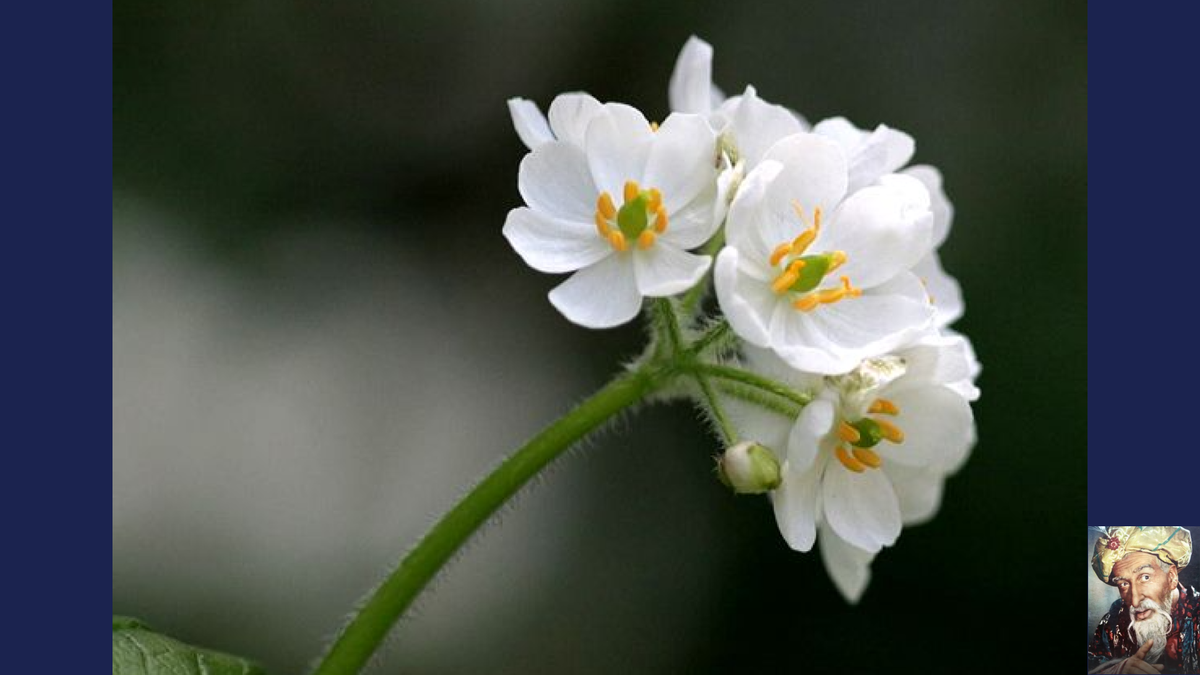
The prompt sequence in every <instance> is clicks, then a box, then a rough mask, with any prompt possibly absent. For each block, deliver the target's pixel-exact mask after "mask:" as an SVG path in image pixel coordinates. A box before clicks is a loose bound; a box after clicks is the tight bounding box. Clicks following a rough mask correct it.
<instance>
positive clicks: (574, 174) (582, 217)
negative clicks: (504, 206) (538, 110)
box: [517, 141, 600, 223]
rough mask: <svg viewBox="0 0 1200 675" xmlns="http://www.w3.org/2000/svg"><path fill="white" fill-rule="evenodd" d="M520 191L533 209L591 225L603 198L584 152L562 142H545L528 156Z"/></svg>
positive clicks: (523, 163) (523, 164)
mask: <svg viewBox="0 0 1200 675" xmlns="http://www.w3.org/2000/svg"><path fill="white" fill-rule="evenodd" d="M517 189H518V190H520V192H521V196H522V197H523V198H524V199H525V203H526V204H528V205H529V206H531V207H533V209H535V210H537V211H542V212H545V213H547V214H549V215H551V216H555V217H557V218H565V219H567V220H574V221H577V222H580V223H591V222H592V220H593V218H594V217H595V214H596V198H597V197H599V196H600V191H599V190H597V189H596V184H595V183H594V182H592V175H591V171H590V170H589V169H588V162H587V157H586V156H585V155H584V153H583V149H581V148H579V147H578V146H575V145H571V144H570V143H563V142H561V141H554V142H550V143H543V144H542V145H539V146H538V148H537V149H536V150H534V151H533V152H531V153H529V154H528V155H525V159H522V160H521V168H520V170H519V171H518V172H517Z"/></svg>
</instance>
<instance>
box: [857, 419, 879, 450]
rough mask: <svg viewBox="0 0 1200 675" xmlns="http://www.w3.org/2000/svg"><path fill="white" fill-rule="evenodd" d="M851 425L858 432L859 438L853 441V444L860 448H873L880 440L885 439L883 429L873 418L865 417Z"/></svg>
mask: <svg viewBox="0 0 1200 675" xmlns="http://www.w3.org/2000/svg"><path fill="white" fill-rule="evenodd" d="M850 426H852V427H854V429H855V431H857V432H858V440H857V441H855V442H854V443H851V445H855V446H858V447H860V448H873V447H875V446H876V445H877V444H878V443H879V441H881V440H883V431H882V430H881V429H880V428H879V425H878V424H876V422H875V420H873V419H870V418H867V417H864V418H862V419H861V420H859V421H857V422H852V423H850Z"/></svg>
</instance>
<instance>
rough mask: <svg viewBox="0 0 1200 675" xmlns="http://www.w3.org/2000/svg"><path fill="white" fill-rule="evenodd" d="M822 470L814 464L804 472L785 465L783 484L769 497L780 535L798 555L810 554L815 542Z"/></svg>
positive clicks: (785, 463)
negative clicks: (808, 552)
mask: <svg viewBox="0 0 1200 675" xmlns="http://www.w3.org/2000/svg"><path fill="white" fill-rule="evenodd" d="M821 470H822V467H821V466H820V465H817V464H814V465H812V466H810V467H809V468H808V470H807V471H799V470H796V469H792V468H791V467H789V466H788V464H787V462H784V465H783V482H782V483H780V485H779V488H778V489H777V490H775V491H774V492H772V493H771V502H772V504H773V506H774V507H775V523H776V524H777V525H778V526H779V533H780V534H782V535H783V539H784V541H786V542H787V543H788V546H790V547H792V548H793V549H795V550H797V551H801V552H803V551H809V550H812V547H813V542H815V541H816V539H817V527H816V519H817V510H818V508H819V506H820V504H819V501H818V500H819V499H820V489H819V484H820V478H821Z"/></svg>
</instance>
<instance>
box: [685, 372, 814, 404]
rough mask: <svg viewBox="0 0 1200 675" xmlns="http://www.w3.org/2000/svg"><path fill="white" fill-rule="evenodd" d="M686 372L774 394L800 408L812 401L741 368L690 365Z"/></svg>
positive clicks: (810, 396)
mask: <svg viewBox="0 0 1200 675" xmlns="http://www.w3.org/2000/svg"><path fill="white" fill-rule="evenodd" d="M688 371H689V372H692V373H698V374H700V375H707V376H709V377H716V378H719V379H722V380H729V381H731V382H739V383H741V384H744V385H747V386H750V387H754V388H755V389H761V390H762V391H765V392H768V393H771V394H775V395H776V396H780V397H782V398H785V399H787V400H789V401H791V402H793V403H795V404H796V405H799V406H802V407H803V406H806V405H808V403H809V401H811V400H812V394H809V393H807V392H799V391H796V390H795V389H792V388H791V387H789V386H787V385H786V384H783V383H782V382H776V381H775V380H772V379H770V378H766V377H763V376H762V375H758V374H756V373H752V372H750V371H748V370H742V369H741V368H734V367H733V366H723V365H719V364H715V363H692V364H690V365H689V366H688Z"/></svg>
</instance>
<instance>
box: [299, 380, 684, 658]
mask: <svg viewBox="0 0 1200 675" xmlns="http://www.w3.org/2000/svg"><path fill="white" fill-rule="evenodd" d="M671 377H672V373H671V372H669V371H668V370H667V369H664V368H661V367H656V366H655V365H654V364H650V365H643V366H641V367H639V368H637V369H635V370H633V371H630V372H628V373H626V374H624V375H621V376H619V377H617V378H615V379H614V380H613V381H612V382H609V383H608V384H607V385H605V386H604V387H603V388H602V389H600V390H599V391H597V392H596V393H595V394H593V395H592V396H591V397H590V398H588V399H587V400H585V401H583V402H582V403H580V404H579V405H578V406H576V407H575V408H574V409H573V410H571V412H569V413H567V414H566V415H565V416H563V417H561V418H559V419H558V421H556V422H554V423H553V424H551V425H550V426H548V427H546V428H545V429H543V430H542V432H541V433H539V434H538V435H537V436H534V437H533V439H532V440H530V441H529V442H528V443H526V444H525V445H524V446H523V447H522V448H520V449H519V450H517V451H516V452H515V453H513V454H512V455H510V456H509V457H508V458H507V459H505V460H504V461H503V462H502V463H501V464H500V466H498V467H496V469H495V470H494V471H492V473H490V474H488V476H487V477H486V478H484V479H483V480H482V481H481V482H480V483H479V484H478V485H476V486H475V488H474V489H472V490H471V492H470V493H468V494H467V496H466V497H464V498H463V499H462V500H461V501H460V502H459V503H458V504H457V505H456V506H455V507H454V508H453V509H451V510H450V512H449V513H447V514H446V515H445V516H443V517H442V519H441V520H439V521H438V522H437V524H436V525H434V526H433V529H431V530H430V531H429V533H428V534H426V535H425V537H424V538H422V539H421V541H420V542H419V543H418V544H417V546H416V548H414V549H412V550H411V551H409V552H408V555H406V556H404V560H402V561H401V563H400V566H399V567H397V568H396V569H395V570H394V571H392V573H391V574H390V575H388V577H387V579H385V580H384V582H383V583H382V584H381V585H380V586H379V587H378V588H376V589H375V590H374V591H373V592H372V593H371V595H370V597H369V598H368V599H367V601H366V603H365V604H364V605H363V606H362V608H361V609H360V610H359V611H358V613H357V614H356V615H355V616H354V618H353V619H352V620H351V621H350V623H349V624H348V625H347V626H346V627H345V629H343V630H342V632H341V633H340V634H339V635H338V637H337V640H336V641H335V642H334V643H333V646H331V647H330V648H329V651H328V652H327V653H326V654H325V658H324V659H322V660H321V663H320V664H318V665H317V668H316V670H315V671H313V672H314V675H350V674H352V673H357V672H358V671H359V670H360V669H361V668H362V667H363V666H364V665H366V663H367V661H368V660H369V659H370V658H371V655H372V654H374V653H375V650H376V649H378V648H379V645H380V644H381V643H382V642H383V639H384V638H385V637H386V636H387V633H388V631H389V630H391V628H392V625H393V624H395V623H396V621H397V620H398V619H399V618H400V616H401V615H402V614H403V613H404V611H405V609H407V608H408V606H409V605H410V604H411V603H412V601H413V599H414V598H416V596H417V594H418V593H420V592H421V589H423V588H425V585H426V584H428V583H429V581H430V579H432V578H433V576H434V575H435V574H437V572H438V570H440V569H441V568H442V565H444V564H445V563H446V561H447V560H449V559H450V556H452V555H454V552H455V551H457V550H458V549H459V547H460V546H462V544H463V543H464V542H465V541H466V540H467V538H468V537H470V536H471V534H472V533H474V532H475V530H477V529H478V528H479V526H480V525H482V524H483V523H484V521H486V520H487V519H488V518H489V517H490V516H491V515H492V514H493V513H494V512H495V511H496V509H498V508H499V507H500V506H501V505H502V504H504V502H505V501H507V500H508V499H509V498H510V497H512V496H513V494H515V493H516V492H517V490H519V489H520V488H521V487H522V486H523V485H525V483H526V482H527V481H528V480H529V479H530V478H532V477H533V476H534V474H536V473H537V472H538V471H540V470H541V469H542V468H543V467H545V466H546V465H547V464H548V463H550V462H551V461H552V460H554V459H555V458H556V457H558V456H559V455H561V454H562V453H563V451H565V450H566V449H567V448H568V447H570V446H571V445H572V444H573V443H574V442H575V441H577V440H579V439H580V438H582V437H583V436H584V435H585V434H587V433H588V432H590V431H592V430H593V429H595V428H596V427H598V426H600V424H602V423H603V422H604V421H605V420H607V419H609V418H610V417H612V416H613V415H615V414H616V413H618V412H620V411H621V410H624V409H625V408H628V407H629V406H631V405H633V404H635V403H637V402H638V401H641V400H642V399H644V398H645V397H646V396H647V395H648V394H650V393H651V392H653V391H654V390H655V389H658V388H659V387H662V386H664V385H665V384H667V382H668V381H669V380H670V379H671Z"/></svg>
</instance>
